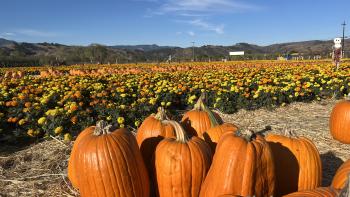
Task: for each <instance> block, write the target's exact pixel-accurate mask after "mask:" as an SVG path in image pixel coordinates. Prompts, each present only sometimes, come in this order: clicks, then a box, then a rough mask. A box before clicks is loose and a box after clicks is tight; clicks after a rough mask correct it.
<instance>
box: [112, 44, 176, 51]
mask: <svg viewBox="0 0 350 197" xmlns="http://www.w3.org/2000/svg"><path fill="white" fill-rule="evenodd" d="M110 48H113V49H127V50H140V51H145V52H147V51H153V50H158V49H169V48H176V47H171V46H158V45H156V44H152V45H115V46H110Z"/></svg>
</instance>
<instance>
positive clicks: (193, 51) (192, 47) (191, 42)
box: [191, 42, 195, 62]
mask: <svg viewBox="0 0 350 197" xmlns="http://www.w3.org/2000/svg"><path fill="white" fill-rule="evenodd" d="M191 43H192V62H194V43H195V42H191Z"/></svg>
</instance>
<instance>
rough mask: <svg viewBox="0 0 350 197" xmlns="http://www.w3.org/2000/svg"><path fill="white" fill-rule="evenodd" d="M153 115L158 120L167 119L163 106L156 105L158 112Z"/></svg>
mask: <svg viewBox="0 0 350 197" xmlns="http://www.w3.org/2000/svg"><path fill="white" fill-rule="evenodd" d="M154 117H155V118H156V119H157V120H160V121H162V120H169V117H168V115H167V114H166V110H165V109H164V107H158V112H157V113H156V115H154Z"/></svg>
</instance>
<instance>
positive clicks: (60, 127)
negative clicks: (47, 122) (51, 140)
mask: <svg viewBox="0 0 350 197" xmlns="http://www.w3.org/2000/svg"><path fill="white" fill-rule="evenodd" d="M62 131H63V127H62V126H59V127H56V129H55V134H60V133H62Z"/></svg>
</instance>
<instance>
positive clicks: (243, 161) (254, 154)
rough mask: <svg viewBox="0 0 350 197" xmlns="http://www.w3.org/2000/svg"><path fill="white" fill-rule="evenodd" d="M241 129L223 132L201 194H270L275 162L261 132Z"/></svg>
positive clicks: (259, 196) (273, 179) (209, 195)
mask: <svg viewBox="0 0 350 197" xmlns="http://www.w3.org/2000/svg"><path fill="white" fill-rule="evenodd" d="M240 135H242V133H241V132H239V131H237V132H236V133H225V134H223V135H222V136H221V138H220V140H219V142H218V145H217V147H216V152H215V154H214V158H213V163H212V165H211V167H210V169H209V172H208V175H207V177H206V178H205V181H204V183H203V186H202V189H201V192H200V196H201V197H212V196H221V195H240V196H253V195H255V196H257V197H265V196H271V195H273V193H274V188H275V175H274V162H273V157H272V153H271V150H270V147H269V145H268V143H267V142H266V141H265V139H264V138H263V137H262V136H261V135H255V134H253V133H248V132H247V133H246V134H244V135H242V136H240Z"/></svg>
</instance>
